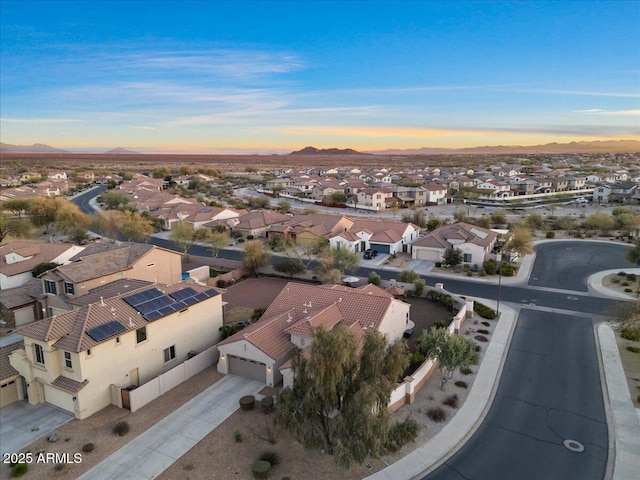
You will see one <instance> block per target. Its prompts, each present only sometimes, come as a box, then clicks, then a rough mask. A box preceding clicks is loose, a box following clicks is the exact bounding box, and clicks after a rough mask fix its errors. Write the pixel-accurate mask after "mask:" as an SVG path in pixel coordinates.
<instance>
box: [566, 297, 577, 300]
mask: <svg viewBox="0 0 640 480" xmlns="http://www.w3.org/2000/svg"><path fill="white" fill-rule="evenodd" d="M567 300H578V297H567Z"/></svg>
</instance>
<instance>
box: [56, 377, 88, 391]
mask: <svg viewBox="0 0 640 480" xmlns="http://www.w3.org/2000/svg"><path fill="white" fill-rule="evenodd" d="M87 383H89V380H84V381H82V382H76V381H75V380H71V379H70V378H67V377H63V376H62V375H60V376H59V377H58V378H56V379H55V380H54V381H53V382H51V385H53V386H54V387H56V388H59V389H60V390H64V391H65V392H69V393H78V392H79V391H80V389H82V387H84V386H85V385H86V384H87Z"/></svg>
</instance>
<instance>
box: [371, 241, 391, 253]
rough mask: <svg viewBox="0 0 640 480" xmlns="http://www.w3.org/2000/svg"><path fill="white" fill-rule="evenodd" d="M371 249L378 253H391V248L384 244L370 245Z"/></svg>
mask: <svg viewBox="0 0 640 480" xmlns="http://www.w3.org/2000/svg"><path fill="white" fill-rule="evenodd" d="M371 248H372V249H373V250H377V251H378V252H380V253H389V252H390V251H391V246H390V245H386V244H384V243H372V244H371Z"/></svg>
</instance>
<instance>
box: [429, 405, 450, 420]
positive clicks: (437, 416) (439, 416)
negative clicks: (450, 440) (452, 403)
mask: <svg viewBox="0 0 640 480" xmlns="http://www.w3.org/2000/svg"><path fill="white" fill-rule="evenodd" d="M427 417H429V418H430V419H431V420H433V421H434V422H444V421H445V420H446V419H447V412H445V411H444V410H443V409H441V408H440V407H435V408H431V409H429V410H428V411H427Z"/></svg>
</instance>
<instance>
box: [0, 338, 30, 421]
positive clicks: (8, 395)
mask: <svg viewBox="0 0 640 480" xmlns="http://www.w3.org/2000/svg"><path fill="white" fill-rule="evenodd" d="M20 348H24V341H22V339H20V340H18V341H16V342H12V343H9V344H7V345H2V346H0V408H2V407H6V406H7V405H10V404H12V403H13V402H17V401H18V399H19V397H18V391H19V390H20V391H22V389H23V387H24V385H21V386H20V387H18V384H19V383H21V379H20V375H19V374H18V371H17V370H16V369H15V368H13V367H12V366H11V364H10V363H9V355H11V354H12V353H13V351H14V350H18V349H20Z"/></svg>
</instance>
